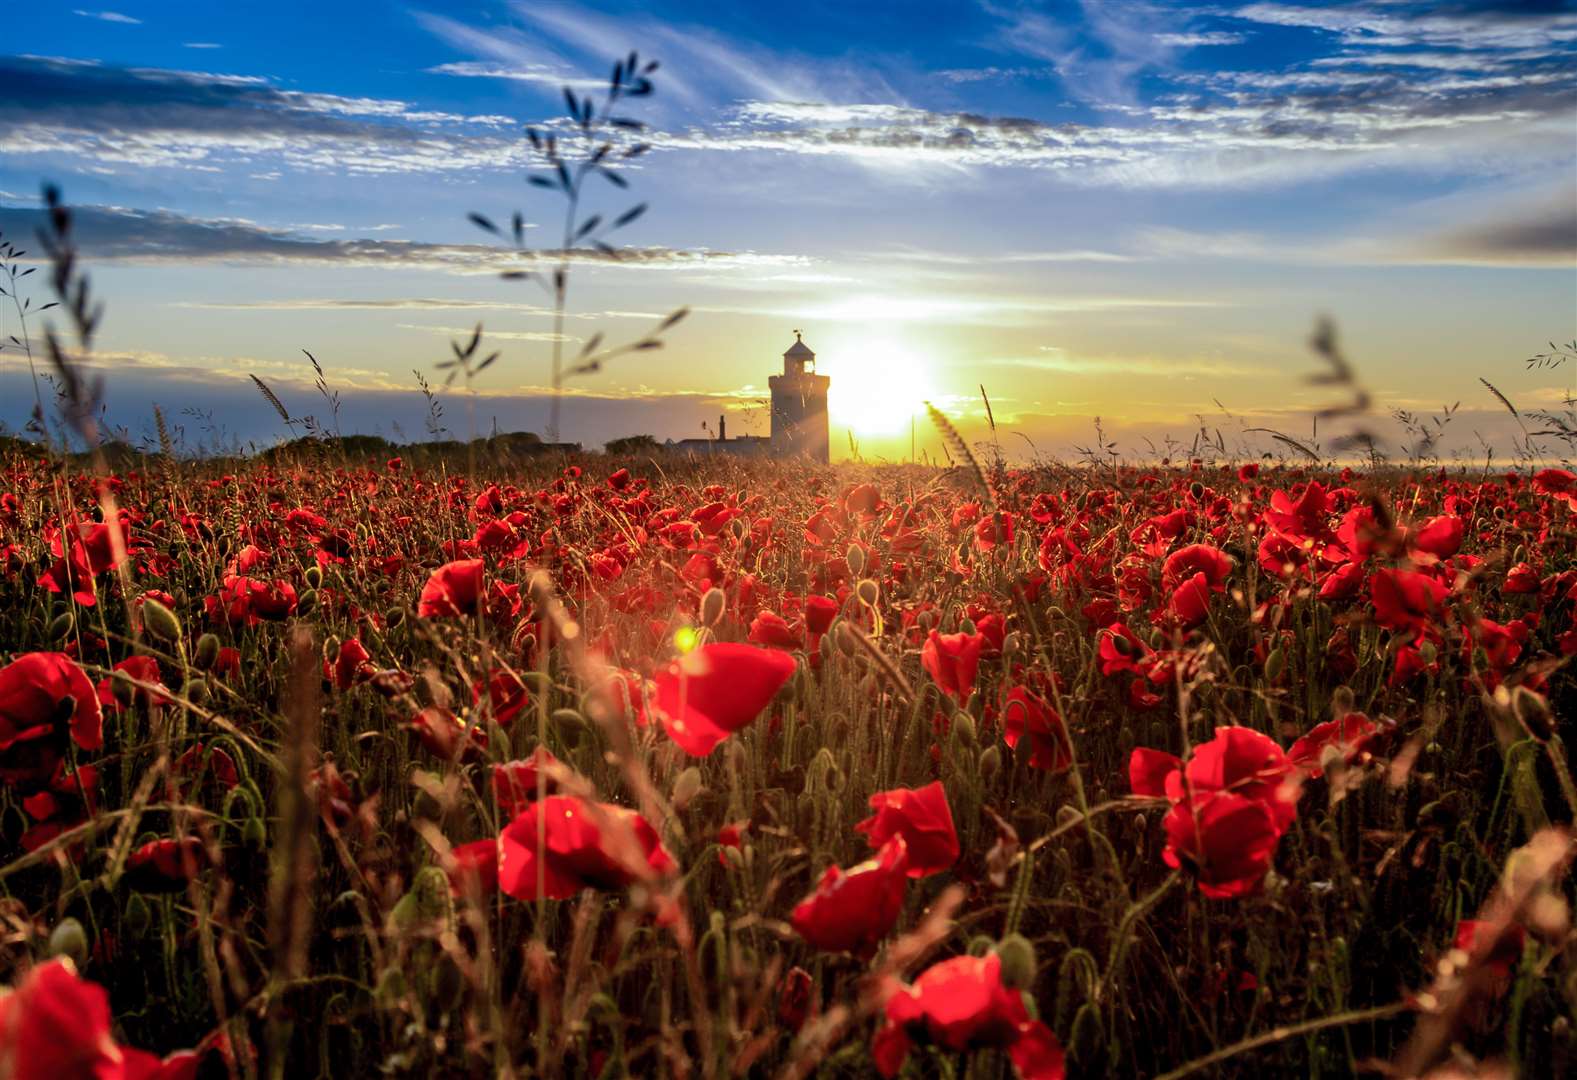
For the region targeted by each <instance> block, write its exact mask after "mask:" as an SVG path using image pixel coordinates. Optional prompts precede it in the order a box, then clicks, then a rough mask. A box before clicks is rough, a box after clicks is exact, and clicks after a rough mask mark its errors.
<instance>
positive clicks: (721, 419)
mask: <svg viewBox="0 0 1577 1080" xmlns="http://www.w3.org/2000/svg"><path fill="white" fill-rule="evenodd" d="M726 438H728V414H727V413H719V414H718V416H717V441H718V442H722V441H723V440H724V439H726Z"/></svg>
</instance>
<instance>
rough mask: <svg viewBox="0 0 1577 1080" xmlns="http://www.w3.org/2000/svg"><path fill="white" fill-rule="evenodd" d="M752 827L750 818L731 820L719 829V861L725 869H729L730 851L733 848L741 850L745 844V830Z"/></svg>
mask: <svg viewBox="0 0 1577 1080" xmlns="http://www.w3.org/2000/svg"><path fill="white" fill-rule="evenodd" d="M748 828H750V822H749V820H748V819H747V820H745V821H730V822H729V823H728V824H727V825H724V826H723V827H722V828H721V829H718V830H717V861H718V863H719V864H721V865H722V867H723V869H725V870H727V869H728V851H727V850H726V849H728V848H732V849H733V850H735V851H740V850H742V849H743V848H744V846H745V830H746V829H748Z"/></svg>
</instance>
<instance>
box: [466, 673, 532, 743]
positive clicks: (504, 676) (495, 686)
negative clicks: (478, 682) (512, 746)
mask: <svg viewBox="0 0 1577 1080" xmlns="http://www.w3.org/2000/svg"><path fill="white" fill-rule="evenodd" d="M472 696H473V699H474V700H473V704H475V703H479V702H480V701H481V700H482V690H481V688H480V687H474V688H473V689H472ZM487 703H488V706H489V707H490V708H491V709H492V710H493V722H494V723H495V724H497V725H498V726H499V727H503V728H507V727H508V726H509V725H510V724H512V723H514V721H515V717H517V716H519V715H520V714H521V713H522V712H523V711H524V710H525V708H526V706H528V705H530V704H531V688H530V687H528V686H527V685H526V683H525V680H524V679H522V678H521V677H520V676H519V675H516V674H515V673H514V672H513V671H511V670H509V669H508V668H503V667H500V668H494V669H493V674H492V675H491V676H490V677H489V678H488V680H487Z"/></svg>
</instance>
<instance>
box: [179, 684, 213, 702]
mask: <svg viewBox="0 0 1577 1080" xmlns="http://www.w3.org/2000/svg"><path fill="white" fill-rule="evenodd" d="M181 696H182V697H183V698H185V699H186V700H187V701H190V702H191V703H192V704H193V705H202V704H203V703H204V702H206V701H207V700H208V682H207V680H205V679H201V678H195V677H194V678H191V679H187V680H186V684H185V685H184V686H182V687H181Z"/></svg>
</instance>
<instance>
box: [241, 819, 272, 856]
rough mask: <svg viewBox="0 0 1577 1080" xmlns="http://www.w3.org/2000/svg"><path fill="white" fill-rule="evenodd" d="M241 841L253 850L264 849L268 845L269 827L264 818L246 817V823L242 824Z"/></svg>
mask: <svg viewBox="0 0 1577 1080" xmlns="http://www.w3.org/2000/svg"><path fill="white" fill-rule="evenodd" d="M241 842H242V843H244V844H245V845H246V846H247V847H249V848H251V849H252V850H253V851H262V850H263V849H264V848H265V847H267V846H268V828H267V827H266V826H265V825H264V824H263V819H262V818H257V817H251V818H247V819H246V823H245V824H244V825H242V826H241Z"/></svg>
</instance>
